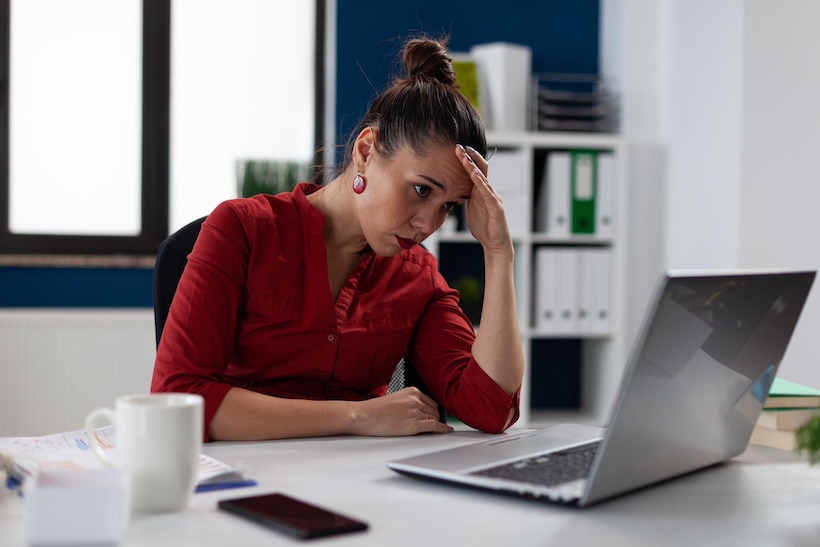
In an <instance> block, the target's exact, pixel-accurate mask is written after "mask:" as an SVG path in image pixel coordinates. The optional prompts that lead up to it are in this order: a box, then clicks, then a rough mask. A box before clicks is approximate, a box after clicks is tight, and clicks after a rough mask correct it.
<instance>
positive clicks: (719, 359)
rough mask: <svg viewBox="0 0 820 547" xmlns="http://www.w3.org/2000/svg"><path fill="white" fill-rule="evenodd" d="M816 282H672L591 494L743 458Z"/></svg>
mask: <svg viewBox="0 0 820 547" xmlns="http://www.w3.org/2000/svg"><path fill="white" fill-rule="evenodd" d="M814 275H815V273H814V272H780V273H772V272H769V273H766V272H761V273H748V272H744V273H736V274H728V273H727V274H726V275H715V274H713V273H712V274H709V275H685V274H682V275H681V274H676V275H672V274H670V275H667V276H665V277H664V278H663V280H662V282H661V284H660V285H659V287H658V290H657V291H656V294H655V299H654V308H650V313H649V314H648V315H647V317H646V319H645V321H646V322H645V325H644V327H643V329H642V333H641V335H640V336H639V337H638V340H637V341H636V345H635V348H634V349H633V355H632V356H631V358H630V361H629V363H628V364H627V370H626V374H625V375H624V380H623V382H624V383H623V386H622V390H621V392H620V394H619V396H618V400H617V401H616V406H615V409H614V412H613V414H612V416H613V421H612V423H611V424H609V428H610V431H609V434H608V435H607V438H606V439H605V442H604V445H603V446H602V447H601V452H602V454H599V458H598V461H597V462H596V464H595V465H594V466H593V470H592V473H593V477H596V476H597V477H598V478H599V479H600V480H597V481H594V482H595V485H594V486H593V488H594V490H596V491H594V492H589V493H588V495H589V496H592V497H599V496H605V495H608V494H609V493H611V492H615V491H619V490H621V489H622V488H623V487H624V486H625V484H621V483H622V482H624V483H626V482H628V483H630V484H631V485H632V487H634V486H635V485H636V484H650V483H653V482H657V481H658V480H662V479H664V478H668V477H672V476H675V475H677V474H681V473H685V472H687V471H691V470H693V469H698V468H700V467H704V466H707V465H711V464H714V463H717V462H720V461H723V460H725V459H727V458H730V457H733V456H735V455H737V454H740V453H742V452H743V451H744V450H745V448H746V445H747V443H748V441H749V437H750V435H751V432H752V429H753V427H754V424H755V422H756V420H757V418H758V415H759V413H760V411H761V410H762V408H763V402H764V400H765V395H766V394H768V391H769V386H770V385H771V382H772V380H773V379H774V375H775V373H776V372H777V367H778V366H779V364H780V361H781V359H782V358H783V354H784V353H785V351H786V348H787V346H788V343H789V340H790V338H791V335H792V332H793V331H794V327H795V325H796V323H797V320H798V318H799V316H800V312H801V311H802V309H803V305H804V303H805V300H806V297H807V295H808V292H809V289H810V288H811V284H812V282H813V279H814ZM636 453H637V454H638V455H640V454H641V453H645V454H649V453H651V454H652V457H646V458H641V457H640V456H639V457H635V455H636ZM604 455H605V457H604Z"/></svg>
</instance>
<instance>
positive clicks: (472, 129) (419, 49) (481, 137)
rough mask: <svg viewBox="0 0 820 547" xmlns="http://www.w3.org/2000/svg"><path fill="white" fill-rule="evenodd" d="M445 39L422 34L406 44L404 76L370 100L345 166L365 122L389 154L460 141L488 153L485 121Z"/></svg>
mask: <svg viewBox="0 0 820 547" xmlns="http://www.w3.org/2000/svg"><path fill="white" fill-rule="evenodd" d="M446 43H447V39H440V40H436V39H432V38H427V37H422V38H414V39H411V40H409V41H408V42H407V43H406V44H405V46H404V54H403V59H404V68H405V72H406V75H405V76H403V77H402V76H400V77H398V78H396V79H394V80H393V82H392V85H391V86H390V87H389V88H388V89H387V90H385V91H384V92H382V93H381V94H380V95H379V96H378V97H376V99H375V100H374V101H373V103H372V104H371V105H370V108H369V110H368V111H367V114H365V116H364V118H362V120H361V122H359V125H358V126H357V127H356V129H355V130H354V131H353V133H352V134H351V136H350V139H349V141H348V145H347V148H346V151H345V160H344V166H343V169H344V168H347V166H348V165H350V162H351V161H352V157H351V155H352V148H353V142H354V141H355V139H356V137H357V136H358V135H359V133H361V131H362V130H363V129H365V128H367V127H373V128H374V129H376V130H377V135H378V136H377V139H376V149H377V150H378V152H379V153H380V154H382V155H383V156H385V157H388V158H389V157H392V156H393V155H394V154H395V153H396V152H397V151H398V150H399V149H400V148H401V147H402V146H405V145H407V146H409V147H410V148H411V149H412V150H413V151H414V152H415V153H417V154H420V155H424V154H426V153H427V151H428V150H429V147H430V146H431V145H453V146H455V145H456V144H462V145H464V146H472V147H473V148H475V149H476V150H478V151H479V152H480V153H481V154H482V155H483V156H486V155H487V138H486V136H485V134H484V125H483V124H482V122H481V118H480V116H479V114H478V112H476V110H475V109H474V108H473V106H472V105H471V104H470V101H469V100H467V98H466V97H465V96H464V95H463V94H462V93H461V91H460V90H459V87H458V85H457V84H456V73H455V70H453V63H452V58H451V57H450V54H449V52H448V51H447V47H446Z"/></svg>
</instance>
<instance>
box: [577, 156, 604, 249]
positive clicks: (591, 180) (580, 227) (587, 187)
mask: <svg viewBox="0 0 820 547" xmlns="http://www.w3.org/2000/svg"><path fill="white" fill-rule="evenodd" d="M570 155H571V158H572V162H571V166H572V167H571V177H572V180H571V184H572V186H571V190H572V198H571V199H572V211H571V213H572V214H571V216H572V225H571V229H572V233H573V234H582V235H583V234H594V233H595V195H596V194H597V185H598V151H597V150H571V151H570Z"/></svg>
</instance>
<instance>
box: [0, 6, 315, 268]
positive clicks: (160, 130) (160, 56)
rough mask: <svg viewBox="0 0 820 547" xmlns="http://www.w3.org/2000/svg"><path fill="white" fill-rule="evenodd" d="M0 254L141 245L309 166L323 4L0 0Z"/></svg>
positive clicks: (145, 249) (152, 246)
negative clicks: (244, 189) (268, 165)
mask: <svg viewBox="0 0 820 547" xmlns="http://www.w3.org/2000/svg"><path fill="white" fill-rule="evenodd" d="M0 27H2V28H0V35H1V36H2V42H0V47H2V48H3V49H4V51H5V54H3V55H0V58H2V59H3V61H4V62H3V63H2V66H0V72H1V73H0V77H2V85H3V86H4V87H5V89H2V88H0V96H2V97H4V99H2V100H1V101H2V102H0V110H1V112H0V141H2V142H0V252H4V253H39V254H66V253H74V254H111V253H118V254H119V253H122V254H145V255H151V254H154V253H155V252H156V249H157V246H158V245H159V243H160V242H161V240H162V239H163V238H164V237H165V236H166V235H167V234H168V232H169V229H176V228H178V227H179V226H181V225H183V224H185V223H187V222H188V221H189V220H192V219H193V218H196V217H198V216H202V215H204V214H207V212H209V211H210V210H211V209H212V208H213V207H214V206H216V204H217V203H218V202H219V201H221V200H223V199H228V198H230V197H235V196H236V195H237V183H236V164H237V161H238V160H241V159H251V158H252V159H296V160H299V161H305V160H308V161H314V158H313V153H314V150H315V149H316V143H317V142H319V141H320V135H321V133H320V131H319V129H320V128H321V124H322V116H321V112H322V108H321V104H322V101H323V96H322V84H323V79H322V77H321V75H322V70H321V67H322V66H323V61H322V49H323V36H324V2H323V1H322V0H318V1H317V2H315V4H314V3H312V2H308V3H305V2H286V1H283V0H173V1H172V0H118V1H117V2H111V1H110V0H0Z"/></svg>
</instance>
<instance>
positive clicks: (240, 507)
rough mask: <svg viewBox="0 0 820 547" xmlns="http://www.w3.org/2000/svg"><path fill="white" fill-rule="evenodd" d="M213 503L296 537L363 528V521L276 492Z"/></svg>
mask: <svg viewBox="0 0 820 547" xmlns="http://www.w3.org/2000/svg"><path fill="white" fill-rule="evenodd" d="M217 506H218V507H219V508H220V509H222V510H223V511H228V512H231V513H235V514H237V515H239V516H241V517H245V518H247V519H250V520H252V521H254V522H257V523H259V524H262V525H264V526H267V527H269V528H273V529H274V530H278V531H280V532H285V533H287V534H290V535H293V536H296V537H299V538H313V537H320V536H330V535H333V534H343V533H346V532H358V531H362V530H367V523H365V522H362V521H360V520H356V519H353V518H350V517H347V516H345V515H340V514H339V513H335V512H333V511H330V510H328V509H323V508H321V507H317V506H315V505H313V504H310V503H307V502H304V501H301V500H298V499H296V498H292V497H290V496H286V495H285V494H280V493H275V494H265V495H262V496H251V497H248V498H235V499H229V500H220V501H219V502H218V503H217Z"/></svg>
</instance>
